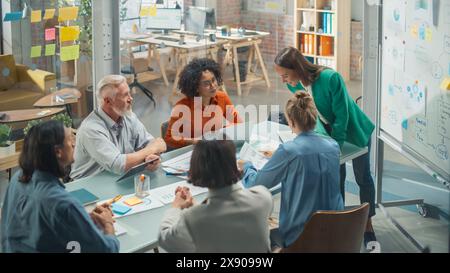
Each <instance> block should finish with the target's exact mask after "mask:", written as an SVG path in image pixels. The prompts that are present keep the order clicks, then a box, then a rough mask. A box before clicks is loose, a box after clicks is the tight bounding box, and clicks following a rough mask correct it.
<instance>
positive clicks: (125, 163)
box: [70, 75, 166, 179]
mask: <svg viewBox="0 0 450 273" xmlns="http://www.w3.org/2000/svg"><path fill="white" fill-rule="evenodd" d="M97 101H98V106H99V107H98V109H97V110H94V111H92V113H90V114H89V116H87V117H86V119H85V120H84V121H83V122H82V123H81V126H80V128H79V129H78V131H77V141H76V145H75V162H74V164H73V165H72V171H71V173H70V177H71V178H73V179H79V178H83V177H87V176H92V175H95V174H98V173H100V172H102V171H103V170H107V171H110V172H113V173H116V174H123V173H125V172H126V171H127V170H128V169H130V168H132V167H134V166H136V165H138V164H140V163H142V162H144V161H147V160H152V159H155V158H158V156H159V154H160V153H162V152H164V151H166V143H165V142H164V140H162V139H161V138H157V139H154V138H153V136H152V135H151V134H150V133H148V132H147V130H146V129H145V127H144V125H143V124H142V122H140V121H139V119H138V118H137V116H136V115H135V114H134V113H133V112H132V110H131V104H132V102H133V98H132V97H131V94H130V88H129V87H128V85H127V82H126V79H125V78H124V77H123V76H120V75H109V76H106V77H104V78H103V79H102V80H101V81H100V82H99V83H98V85H97ZM159 164H160V160H156V161H155V162H154V163H152V164H149V166H148V167H147V168H148V169H149V170H151V171H154V170H156V169H157V168H158V166H159Z"/></svg>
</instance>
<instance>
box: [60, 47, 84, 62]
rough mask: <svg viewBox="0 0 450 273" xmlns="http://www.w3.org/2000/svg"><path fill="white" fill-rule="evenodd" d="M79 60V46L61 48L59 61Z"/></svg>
mask: <svg viewBox="0 0 450 273" xmlns="http://www.w3.org/2000/svg"><path fill="white" fill-rule="evenodd" d="M78 58H80V45H73V46H64V47H61V61H63V62H65V61H71V60H77V59H78Z"/></svg>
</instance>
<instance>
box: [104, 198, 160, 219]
mask: <svg viewBox="0 0 450 273" xmlns="http://www.w3.org/2000/svg"><path fill="white" fill-rule="evenodd" d="M134 196H135V195H134V193H133V194H129V195H125V196H123V197H122V198H121V199H120V200H119V201H117V202H116V204H119V205H121V206H125V207H129V208H131V210H130V211H129V212H127V213H125V214H124V215H117V214H115V215H114V218H122V217H124V216H128V215H132V214H135V213H139V212H143V211H146V210H151V209H156V208H160V207H162V206H164V204H163V203H161V202H160V201H159V200H158V199H156V198H154V197H152V196H151V195H148V196H146V197H145V198H141V199H142V201H143V202H142V203H141V204H138V205H135V206H128V205H127V204H125V203H124V201H125V200H127V199H129V198H131V197H134ZM110 200H111V199H107V200H103V201H101V202H98V203H97V204H98V205H101V204H103V203H105V202H108V201H110Z"/></svg>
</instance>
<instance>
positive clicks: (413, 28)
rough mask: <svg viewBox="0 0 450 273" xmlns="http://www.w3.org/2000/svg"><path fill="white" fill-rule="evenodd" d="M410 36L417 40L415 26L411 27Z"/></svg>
mask: <svg viewBox="0 0 450 273" xmlns="http://www.w3.org/2000/svg"><path fill="white" fill-rule="evenodd" d="M411 36H412V37H413V38H414V39H417V37H418V29H417V25H413V26H412V27H411Z"/></svg>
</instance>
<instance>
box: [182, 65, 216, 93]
mask: <svg viewBox="0 0 450 273" xmlns="http://www.w3.org/2000/svg"><path fill="white" fill-rule="evenodd" d="M204 71H210V72H211V73H213V74H214V76H215V77H216V80H217V84H218V85H219V86H221V85H222V83H223V79H222V72H221V71H220V66H219V64H218V63H216V62H215V61H213V60H211V59H208V58H200V59H199V58H195V59H193V60H192V61H191V62H190V63H189V64H188V65H186V66H185V67H184V69H183V71H181V74H180V80H179V81H178V89H180V90H181V93H183V94H184V95H186V96H187V97H189V98H193V97H195V96H197V95H198V94H197V93H198V91H197V90H198V87H199V86H200V80H201V78H202V73H203V72H204Z"/></svg>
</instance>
